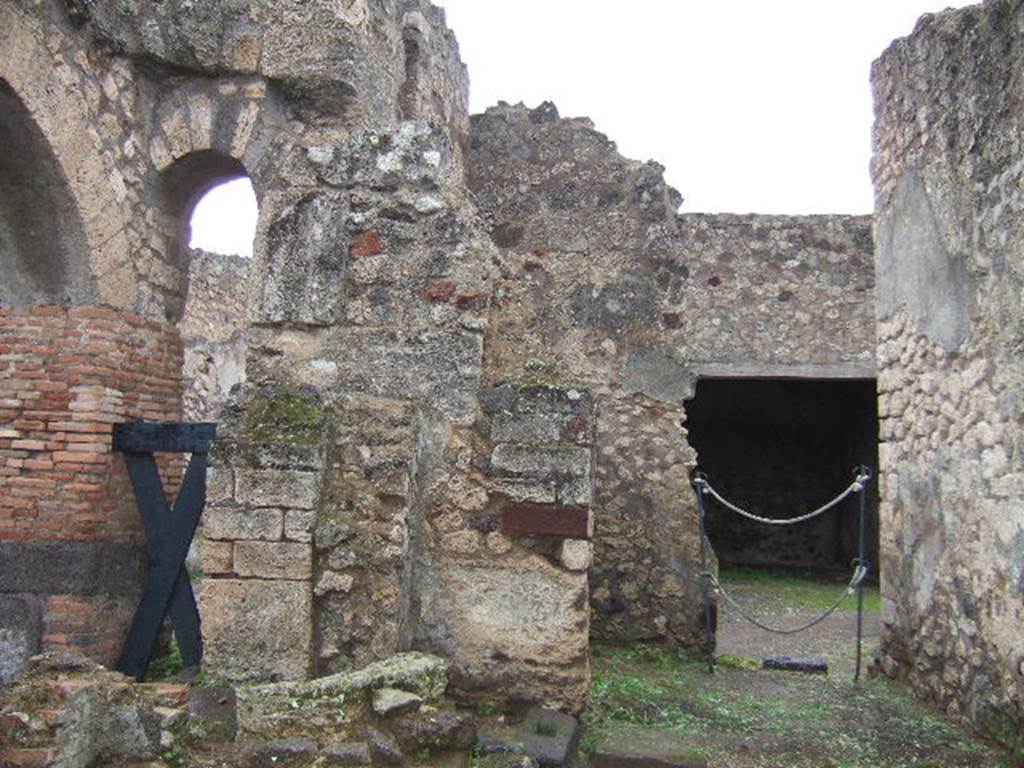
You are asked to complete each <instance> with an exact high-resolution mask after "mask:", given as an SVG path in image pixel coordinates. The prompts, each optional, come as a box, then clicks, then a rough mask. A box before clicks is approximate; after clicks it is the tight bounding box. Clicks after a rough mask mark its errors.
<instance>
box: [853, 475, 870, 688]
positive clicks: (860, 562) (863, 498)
mask: <svg viewBox="0 0 1024 768" xmlns="http://www.w3.org/2000/svg"><path fill="white" fill-rule="evenodd" d="M854 473H855V474H856V476H857V480H856V483H857V487H856V492H857V493H858V494H860V512H859V516H858V533H857V567H858V568H861V569H863V573H864V576H862V577H861V579H860V581H859V582H858V583H857V662H856V666H855V667H854V672H853V684H854V685H858V684H859V683H860V668H861V657H862V653H863V650H862V649H863V642H864V579H865V578H866V576H867V569H868V563H867V560H866V559H865V557H864V537H865V528H866V517H867V514H866V507H867V495H868V494H867V483H868V480H870V479H871V469H870V468H869V467H867V466H866V465H864V464H861V465H860V466H859V467H857V468H856V469H855V470H854Z"/></svg>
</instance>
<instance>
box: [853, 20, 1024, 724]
mask: <svg viewBox="0 0 1024 768" xmlns="http://www.w3.org/2000/svg"><path fill="white" fill-rule="evenodd" d="M1022 25H1024V8H1022V6H1021V5H1020V4H1019V3H1014V2H990V3H985V4H984V5H982V6H977V7H972V8H966V9H963V10H959V11H948V12H944V13H941V14H938V15H935V16H925V17H923V18H922V19H921V21H920V22H919V23H918V26H917V28H916V29H915V30H914V33H913V34H912V35H910V36H909V37H907V38H904V39H901V40H898V41H896V42H895V43H893V44H892V46H890V48H889V49H888V50H886V51H885V53H884V54H883V55H882V57H881V58H880V59H879V60H878V61H877V62H875V64H874V67H873V69H872V83H873V87H874V93H875V113H876V122H875V130H874V159H873V161H872V173H873V176H874V182H875V199H876V209H877V225H876V226H877V231H878V241H877V248H876V259H877V269H878V275H879V291H878V298H879V307H878V309H879V325H878V341H879V345H878V364H879V380H878V383H879V393H880V396H879V411H880V416H881V438H882V445H881V451H880V460H881V469H882V477H881V481H882V482H881V487H882V505H883V506H882V525H881V531H882V544H881V546H882V578H883V607H884V615H883V620H884V627H883V632H884V634H883V651H884V654H885V658H884V668H885V669H886V670H887V671H888V672H889V673H890V674H893V675H898V676H901V677H905V678H907V679H908V680H910V682H911V683H912V684H913V685H914V687H915V688H916V689H917V690H918V691H920V692H921V693H923V694H926V695H928V696H931V697H932V698H934V699H936V700H937V701H939V702H941V703H942V704H943V705H944V706H945V707H946V708H947V711H948V712H949V713H950V714H953V715H956V716H960V717H962V718H964V719H967V720H970V721H972V722H974V723H975V724H978V725H980V726H984V727H986V728H988V729H989V730H990V731H991V732H993V733H995V734H997V735H1001V736H1003V737H1005V738H1007V739H1008V740H1010V741H1013V739H1015V738H1018V739H1019V734H1020V732H1021V724H1022V722H1024V710H1022V708H1021V707H1022V702H1024V640H1022V634H1021V631H1020V628H1021V626H1022V622H1024V432H1022V429H1021V413H1022V412H1024V400H1022V390H1021V386H1020V383H1021V381H1024V367H1022V358H1021V354H1020V352H1021V342H1022V339H1021V328H1022V327H1024V315H1022V301H1021V297H1022V295H1024V294H1022V287H1024V259H1022V258H1021V253H1022V246H1024V225H1022V222H1024V208H1022V203H1021V196H1020V190H1021V187H1022V184H1024V177H1022V169H1021V161H1020V136H1021V130H1022V127H1024V126H1022V120H1021V115H1022V114H1024V113H1022V111H1021V110H1022V106H1024V79H1022V69H1021V62H1022V61H1024V41H1022V38H1021V36H1020V34H1019V30H1020V29H1021V27H1022Z"/></svg>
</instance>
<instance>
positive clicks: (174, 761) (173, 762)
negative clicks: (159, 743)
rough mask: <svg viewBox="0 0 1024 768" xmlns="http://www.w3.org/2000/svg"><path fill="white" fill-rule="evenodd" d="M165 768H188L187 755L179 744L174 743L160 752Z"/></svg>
mask: <svg viewBox="0 0 1024 768" xmlns="http://www.w3.org/2000/svg"><path fill="white" fill-rule="evenodd" d="M160 759H161V760H163V761H164V764H165V765H167V768H188V756H187V755H186V754H185V750H184V749H182V748H181V745H180V744H174V745H173V746H171V748H170V749H168V750H166V751H164V752H162V753H161V754H160Z"/></svg>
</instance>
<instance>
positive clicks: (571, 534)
mask: <svg viewBox="0 0 1024 768" xmlns="http://www.w3.org/2000/svg"><path fill="white" fill-rule="evenodd" d="M502 531H503V532H504V533H505V535H506V536H511V537H517V536H555V537H562V538H569V539H587V538H589V537H590V533H591V530H590V510H589V509H587V508H586V507H559V506H546V505H539V504H510V505H508V506H506V507H505V509H504V510H503V511H502Z"/></svg>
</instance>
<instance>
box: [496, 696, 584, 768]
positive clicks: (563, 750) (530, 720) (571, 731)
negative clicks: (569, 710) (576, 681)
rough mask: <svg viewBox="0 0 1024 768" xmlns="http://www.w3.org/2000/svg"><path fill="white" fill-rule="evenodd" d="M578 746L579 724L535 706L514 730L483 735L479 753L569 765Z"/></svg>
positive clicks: (556, 765) (501, 729)
mask: <svg viewBox="0 0 1024 768" xmlns="http://www.w3.org/2000/svg"><path fill="white" fill-rule="evenodd" d="M578 743H579V722H578V721H577V720H576V718H574V717H572V716H571V715H566V714H564V713H562V712H558V711H556V710H550V709H542V708H540V707H535V708H533V709H531V710H530V711H529V712H527V714H526V717H525V718H524V719H523V721H522V722H521V723H520V724H519V725H517V726H514V727H508V728H490V729H486V730H484V731H481V732H480V735H479V737H478V738H477V751H478V752H479V753H480V754H485V755H486V754H512V755H525V756H527V757H530V758H532V759H534V760H536V761H537V763H538V764H539V765H542V766H554V767H556V768H558V767H560V766H564V765H568V764H569V762H570V761H571V760H572V758H573V757H574V755H575V754H576V747H577V746H578Z"/></svg>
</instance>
